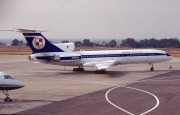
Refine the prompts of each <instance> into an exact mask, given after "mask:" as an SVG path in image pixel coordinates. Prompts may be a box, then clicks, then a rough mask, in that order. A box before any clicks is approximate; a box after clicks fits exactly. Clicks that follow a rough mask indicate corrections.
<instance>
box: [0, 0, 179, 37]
mask: <svg viewBox="0 0 180 115" xmlns="http://www.w3.org/2000/svg"><path fill="white" fill-rule="evenodd" d="M13 28H31V29H32V28H36V29H49V30H50V31H49V32H45V33H43V34H44V35H45V36H46V37H47V38H128V37H133V38H141V39H143V38H151V37H154V38H165V37H166V38H170V37H177V38H180V0H0V29H13ZM0 38H23V36H22V35H21V34H20V33H14V32H0Z"/></svg>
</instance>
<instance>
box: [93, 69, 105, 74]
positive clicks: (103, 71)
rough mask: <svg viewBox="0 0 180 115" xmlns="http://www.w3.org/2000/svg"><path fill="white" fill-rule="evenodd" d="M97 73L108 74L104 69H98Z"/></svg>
mask: <svg viewBox="0 0 180 115" xmlns="http://www.w3.org/2000/svg"><path fill="white" fill-rule="evenodd" d="M95 74H107V71H106V70H104V69H101V70H96V71H95Z"/></svg>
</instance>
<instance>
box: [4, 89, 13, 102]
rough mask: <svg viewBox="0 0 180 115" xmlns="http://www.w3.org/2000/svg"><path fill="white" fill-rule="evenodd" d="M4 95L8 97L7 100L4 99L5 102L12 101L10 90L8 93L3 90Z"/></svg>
mask: <svg viewBox="0 0 180 115" xmlns="http://www.w3.org/2000/svg"><path fill="white" fill-rule="evenodd" d="M3 93H4V95H5V96H6V98H5V99H4V101H9V102H10V101H12V100H11V98H10V97H9V94H8V90H6V91H4V90H3Z"/></svg>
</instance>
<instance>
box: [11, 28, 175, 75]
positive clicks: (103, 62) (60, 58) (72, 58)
mask: <svg viewBox="0 0 180 115" xmlns="http://www.w3.org/2000/svg"><path fill="white" fill-rule="evenodd" d="M9 31H16V32H20V33H22V34H23V35H24V37H25V39H26V40H27V42H28V44H29V46H30V48H31V50H32V55H30V56H29V60H31V61H36V62H41V63H47V64H56V65H61V66H78V68H74V69H73V71H84V67H95V68H96V69H97V70H96V71H95V73H96V74H99V73H100V74H105V73H107V71H106V69H108V68H110V67H111V66H115V65H119V64H121V65H123V64H138V63H149V64H150V65H151V68H150V70H151V71H154V67H153V64H154V63H158V62H165V61H169V60H171V59H172V56H171V55H169V54H168V53H166V52H165V51H162V50H154V49H140V50H104V51H76V52H75V51H66V49H68V48H69V47H72V45H71V44H64V46H66V47H65V48H64V46H63V45H60V46H58V44H52V43H51V42H49V41H48V40H47V39H46V38H45V37H44V36H43V35H42V34H41V32H44V31H47V30H35V29H15V30H9Z"/></svg>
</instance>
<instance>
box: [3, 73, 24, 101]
mask: <svg viewBox="0 0 180 115" xmlns="http://www.w3.org/2000/svg"><path fill="white" fill-rule="evenodd" d="M24 86H25V84H24V83H23V82H21V81H18V80H16V79H14V78H12V77H11V76H9V75H8V74H6V73H4V72H0V90H2V91H3V93H4V95H5V96H6V98H5V99H4V101H12V99H11V98H10V97H9V94H8V90H14V89H19V88H22V87H24Z"/></svg>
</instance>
